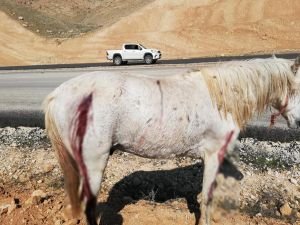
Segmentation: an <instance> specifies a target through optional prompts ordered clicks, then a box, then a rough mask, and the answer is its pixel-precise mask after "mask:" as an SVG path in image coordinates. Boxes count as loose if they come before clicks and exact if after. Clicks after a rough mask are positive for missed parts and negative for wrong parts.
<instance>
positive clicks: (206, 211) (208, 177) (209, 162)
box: [201, 152, 220, 225]
mask: <svg viewBox="0 0 300 225" xmlns="http://www.w3.org/2000/svg"><path fill="white" fill-rule="evenodd" d="M219 165H220V164H219V160H218V153H217V152H214V153H211V154H210V153H206V154H205V157H204V174H203V185H202V197H201V225H209V224H210V214H211V209H212V197H213V191H214V188H215V185H216V184H215V179H216V175H217V173H218V169H219Z"/></svg>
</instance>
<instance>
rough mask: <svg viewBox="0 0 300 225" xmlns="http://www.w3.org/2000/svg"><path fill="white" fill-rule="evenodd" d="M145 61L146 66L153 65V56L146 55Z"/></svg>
mask: <svg viewBox="0 0 300 225" xmlns="http://www.w3.org/2000/svg"><path fill="white" fill-rule="evenodd" d="M144 61H145V63H146V64H152V62H153V56H152V55H150V54H147V55H145V57H144Z"/></svg>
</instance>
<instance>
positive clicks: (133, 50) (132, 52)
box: [123, 44, 141, 60]
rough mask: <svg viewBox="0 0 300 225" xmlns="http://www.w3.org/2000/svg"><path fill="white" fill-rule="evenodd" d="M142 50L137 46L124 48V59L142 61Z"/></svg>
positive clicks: (129, 45) (130, 45)
mask: <svg viewBox="0 0 300 225" xmlns="http://www.w3.org/2000/svg"><path fill="white" fill-rule="evenodd" d="M140 52H141V51H140V49H139V46H138V45H135V44H128V45H125V46H124V55H123V59H124V60H128V59H141V58H140V56H139V54H140Z"/></svg>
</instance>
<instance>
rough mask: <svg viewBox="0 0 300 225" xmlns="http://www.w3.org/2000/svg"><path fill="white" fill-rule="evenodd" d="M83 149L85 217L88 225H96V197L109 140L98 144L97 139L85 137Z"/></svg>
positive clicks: (104, 165) (109, 143)
mask: <svg viewBox="0 0 300 225" xmlns="http://www.w3.org/2000/svg"><path fill="white" fill-rule="evenodd" d="M85 143H86V144H85V145H84V148H83V162H84V164H85V168H86V171H85V172H84V171H83V173H82V176H83V180H82V181H83V183H82V195H83V197H84V198H85V200H86V208H85V215H86V219H87V222H88V224H89V225H94V224H95V225H96V224H97V222H96V221H97V195H98V192H99V190H100V186H101V181H102V177H103V173H104V170H105V167H106V165H107V160H108V157H109V152H110V148H111V140H109V141H108V140H105V141H104V140H103V139H102V141H100V142H99V138H97V137H95V136H91V138H89V137H86V139H85Z"/></svg>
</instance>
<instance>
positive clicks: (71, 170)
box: [43, 93, 81, 216]
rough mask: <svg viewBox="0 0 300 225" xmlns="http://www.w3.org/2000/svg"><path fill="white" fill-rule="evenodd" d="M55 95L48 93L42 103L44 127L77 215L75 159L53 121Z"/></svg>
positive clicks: (78, 177) (77, 186) (77, 174)
mask: <svg viewBox="0 0 300 225" xmlns="http://www.w3.org/2000/svg"><path fill="white" fill-rule="evenodd" d="M54 103H55V95H54V93H52V94H50V95H49V96H48V97H47V98H46V99H45V101H44V103H43V108H44V112H45V127H46V132H47V134H48V137H49V138H50V141H51V144H52V147H53V149H54V150H55V153H56V157H57V159H58V162H59V164H60V167H61V169H62V171H63V174H64V179H65V189H66V192H67V193H68V196H69V199H70V204H71V206H72V212H73V215H74V216H75V215H79V213H80V212H81V199H80V195H79V187H80V176H79V169H78V166H77V163H76V161H75V160H74V158H73V157H72V155H71V154H70V153H69V152H68V150H67V148H66V146H65V144H64V143H63V140H62V137H61V136H60V133H59V130H58V128H57V125H56V122H55V116H54V114H53V112H54V110H55V109H54V107H55V104H54Z"/></svg>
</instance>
